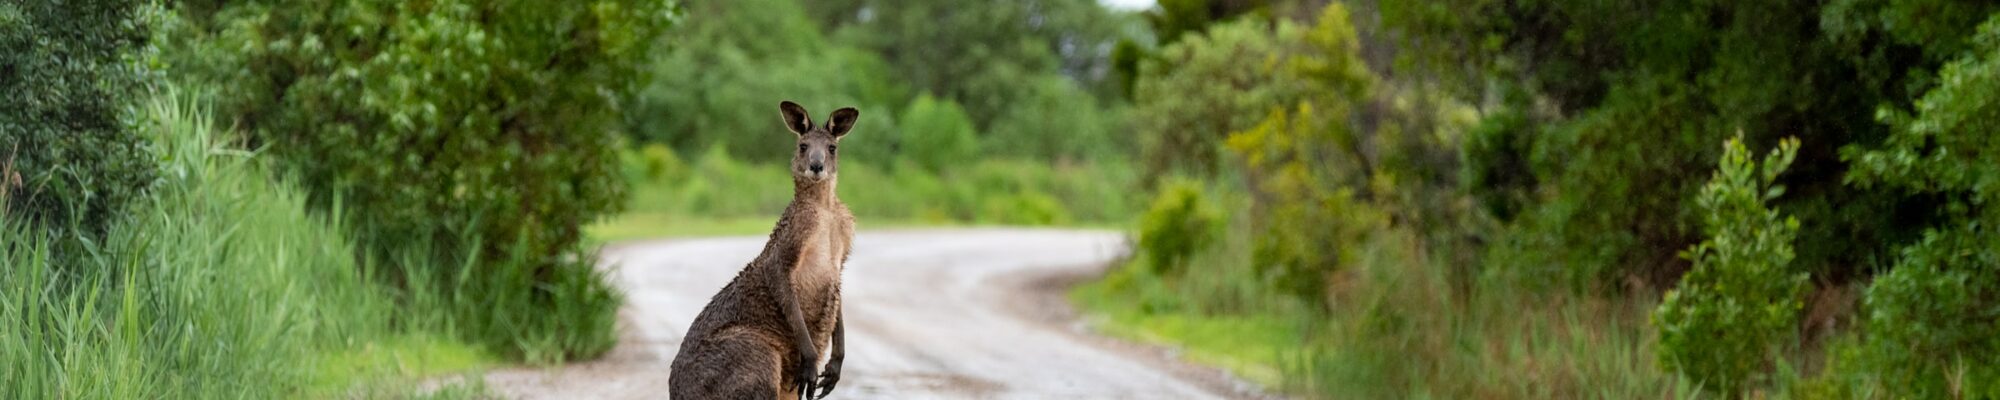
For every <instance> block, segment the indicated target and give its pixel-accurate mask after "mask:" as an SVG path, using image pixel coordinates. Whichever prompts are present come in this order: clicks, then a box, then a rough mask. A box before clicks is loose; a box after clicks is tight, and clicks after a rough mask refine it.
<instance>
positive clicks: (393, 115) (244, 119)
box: [176, 0, 675, 356]
mask: <svg viewBox="0 0 2000 400" xmlns="http://www.w3.org/2000/svg"><path fill="white" fill-rule="evenodd" d="M674 7H675V5H674V3H672V2H662V1H650V0H603V1H594V2H591V3H589V4H588V5H587V6H578V5H571V4H558V3H546V2H536V1H523V0H515V1H494V2H485V1H467V0H447V1H433V2H401V1H388V0H368V1H331V0H328V1H308V2H251V3H248V4H243V5H237V6H232V7H229V8H225V9H223V10H221V11H219V12H218V14H217V15H218V16H221V17H219V18H216V19H215V20H214V22H213V26H205V27H197V28H199V29H208V30H213V31H214V32H212V34H213V35H212V36H202V35H195V36H196V37H198V38H210V39H209V40H194V41H191V42H190V43H185V44H183V45H184V46H187V48H181V49H176V51H178V52H179V53H178V54H182V55H184V56H185V57H184V58H180V59H178V60H180V61H184V62H187V63H189V64H192V65H189V69H187V71H190V72H193V73H194V74H192V75H190V76H189V78H190V79H191V80H194V81H197V82H201V83H205V84H206V85H205V86H209V87H218V88H225V89H224V90H222V91H221V92H220V93H217V94H218V100H219V101H220V102H221V104H222V109H223V111H225V112H226V113H227V114H228V115H229V116H231V118H232V119H234V120H235V121H237V122H238V123H239V124H240V125H241V126H243V127H245V128H247V129H248V130H249V132H250V133H251V134H252V138H253V139H255V141H256V143H257V144H259V145H264V146H268V148H270V149H271V151H272V152H273V153H274V154H277V155H279V156H280V158H281V159H282V161H284V164H285V165H287V166H289V167H291V168H292V169H293V170H296V171H298V172H299V174H300V176H301V177H302V178H303V180H304V182H305V183H306V184H307V185H308V187H309V188H310V189H311V190H312V192H313V194H314V195H315V198H316V199H317V200H318V203H319V204H322V205H326V204H334V203H335V201H334V198H335V197H338V203H340V204H342V205H344V206H345V207H347V208H348V209H349V210H351V211H352V213H351V214H350V216H351V217H353V218H355V219H356V220H357V222H358V228H360V229H362V230H364V231H366V234H364V235H362V238H363V240H364V241H365V242H366V243H368V244H369V245H370V247H372V248H374V249H376V251H377V253H378V254H384V255H390V254H397V253H398V252H399V249H400V248H402V247H405V246H409V245H411V244H413V243H419V242H421V241H423V240H436V241H437V242H424V243H425V244H426V245H427V246H430V247H431V248H430V249H431V250H434V251H435V253H436V254H438V255H439V257H441V258H443V259H449V258H450V257H457V256H463V255H467V254H471V255H472V256H473V257H474V259H477V260H496V261H497V260H510V261H518V262H508V263H496V264H492V265H476V267H477V268H478V269H479V270H481V271H483V272H482V273H484V274H493V275H513V274H518V276H520V277H523V279H529V280H530V281H534V282H540V283H543V284H548V285H557V284H559V283H561V282H562V281H561V280H562V279H566V278H564V276H565V275H564V274H568V273H570V272H565V271H569V270H572V269H575V268H574V267H573V266H572V264H577V263H579V261H577V260H588V259H590V257H589V251H587V250H586V249H584V248H582V247H581V245H580V244H581V239H582V232H581V228H582V226H583V224H585V223H587V222H589V221H591V220H594V219H596V218H598V217H600V216H603V215H606V214H607V213H610V212H613V211H616V210H617V209H618V208H619V207H620V206H621V205H623V201H622V200H623V196H624V180H623V179H622V178H621V176H620V174H619V173H618V172H619V166H618V161H617V160H618V158H617V154H616V152H615V145H616V144H617V143H618V139H619V128H620V127H621V124H622V120H621V113H620V110H622V106H623V105H624V100H626V97H627V96H628V94H630V93H631V92H632V90H634V88H635V85H636V82H637V81H638V80H639V78H641V77H642V74H641V70H640V67H641V64H642V62H643V61H645V60H646V53H647V50H650V49H652V48H653V45H654V42H655V40H656V39H657V38H658V37H659V36H660V33H661V31H662V29H663V28H664V27H665V26H666V25H667V24H668V22H669V21H670V20H671V19H672V18H673V14H674ZM197 20H199V18H197ZM214 49H229V50H230V51H237V52H239V53H237V54H225V55H220V56H217V55H214V54H212V52H215V51H218V50H214ZM211 56H213V57H211ZM205 57H207V58H205ZM204 63H206V64H204ZM446 265H454V264H450V263H447V264H446ZM474 266H475V265H466V267H474ZM508 268H525V269H527V271H510V270H505V269H508ZM456 273H471V272H463V271H461V272H456ZM508 289H513V290H528V291H532V292H534V296H536V298H537V299H540V300H539V302H538V303H536V304H535V306H536V307H566V306H567V305H564V304H559V303H554V302H556V301H561V300H562V299H561V298H560V294H559V293H552V292H549V291H548V290H551V289H547V288H536V286H534V285H529V284H520V285H516V286H510V287H508ZM523 295H526V294H523ZM488 310H489V311H488V313H489V314H490V315H488V316H486V317H487V318H495V319H500V318H511V317H512V316H510V315H507V314H514V315H520V316H526V317H542V316H553V315H556V314H551V313H549V312H548V311H551V310H546V309H537V311H529V310H523V309H499V308H489V309H488ZM594 312H597V313H602V314H604V315H605V316H607V317H604V318H599V320H601V321H604V322H608V321H610V319H609V318H608V315H610V314H611V313H613V312H615V307H602V308H600V309H598V310H596V311H594ZM482 325H486V324H485V323H466V324H464V325H463V326H467V327H477V326H482ZM536 327H538V328H551V329H553V328H558V327H559V326H558V325H553V324H552V325H536ZM605 329H609V328H608V326H607V327H605ZM559 332H562V331H555V332H551V334H559ZM489 344H493V345H497V346H506V347H519V345H520V344H519V343H489ZM606 347H608V345H602V344H596V345H588V346H581V347H573V348H569V349H568V350H569V351H570V353H571V354H569V355H570V356H591V355H594V354H595V353H596V352H595V351H590V349H600V350H601V349H603V348H606ZM504 352H505V353H511V354H519V352H516V351H504Z"/></svg>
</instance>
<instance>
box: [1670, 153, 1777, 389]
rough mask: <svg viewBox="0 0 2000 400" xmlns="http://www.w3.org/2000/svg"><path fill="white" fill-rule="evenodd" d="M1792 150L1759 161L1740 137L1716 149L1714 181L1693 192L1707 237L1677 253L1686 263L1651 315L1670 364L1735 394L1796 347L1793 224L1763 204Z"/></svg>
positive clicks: (1707, 384) (1773, 194) (1771, 195)
mask: <svg viewBox="0 0 2000 400" xmlns="http://www.w3.org/2000/svg"><path fill="white" fill-rule="evenodd" d="M1798 147H1799V144H1798V141H1797V140H1796V139H1787V140H1785V141H1783V142H1782V143H1781V144H1779V146H1778V148H1777V149H1774V150H1772V151H1771V154H1770V155H1767V156H1765V157H1764V159H1763V161H1762V162H1761V163H1760V162H1757V161H1755V160H1752V159H1751V156H1750V151H1749V150H1748V149H1746V148H1745V147H1744V146H1743V142H1742V140H1741V139H1731V140H1730V141H1729V142H1728V143H1727V144H1725V145H1724V150H1723V155H1722V161H1721V163H1720V164H1719V165H1718V167H1717V168H1718V169H1717V170H1716V172H1715V176H1714V178H1711V179H1710V180H1709V182H1708V185H1706V186H1703V187H1702V190H1701V194H1700V195H1699V196H1697V197H1696V198H1695V204H1696V205H1697V206H1698V207H1699V209H1700V212H1701V213H1702V227H1703V228H1704V229H1703V231H1704V233H1706V235H1707V237H1708V239H1707V240H1704V241H1702V242H1701V244H1698V245H1695V246H1694V247H1693V248H1691V249H1688V251H1687V253H1685V254H1686V257H1687V258H1689V259H1690V260H1693V261H1694V269H1693V270H1691V271H1689V272H1688V273H1687V275H1686V276H1684V277H1682V278H1681V282H1680V286H1678V287H1677V288H1675V289H1674V290H1673V291H1670V292H1667V296H1666V300H1665V301H1664V302H1662V303H1660V307H1659V309H1658V310H1657V311H1655V312H1654V314H1653V322H1654V324H1656V325H1658V326H1659V328H1660V352H1659V357H1660V364H1662V365H1663V366H1665V367H1666V368H1667V369H1668V370H1671V371H1675V372H1678V373H1680V374H1682V375H1683V376H1686V377H1688V378H1690V379H1691V380H1694V381H1696V382H1701V383H1702V384H1703V385H1704V386H1705V387H1709V388H1713V389H1717V390H1720V391H1722V392H1724V393H1737V392H1739V391H1742V390H1744V389H1745V388H1747V387H1748V386H1750V385H1753V384H1756V383H1757V382H1759V381H1760V380H1761V379H1762V377H1763V376H1765V373H1767V372H1768V371H1769V370H1770V368H1771V367H1772V362H1773V360H1775V359H1776V358H1777V357H1779V356H1780V355H1782V354H1783V352H1784V351H1785V349H1787V348H1789V347H1791V346H1795V345H1796V344H1797V338H1796V332H1797V329H1796V326H1797V321H1798V314H1799V309H1800V308H1802V307H1804V302H1805V297H1804V296H1805V289H1806V273H1805V272H1802V271H1799V270H1797V269H1796V268H1793V267H1792V265H1791V263H1792V259H1793V257H1794V256H1793V252H1792V240H1793V238H1794V237H1795V236H1796V235H1797V232H1798V229H1799V222H1798V220H1797V219H1793V218H1788V217H1783V216H1781V215H1779V213H1778V212H1777V211H1776V210H1772V209H1770V207H1769V206H1768V205H1767V203H1768V202H1770V201H1771V200H1772V199H1775V198H1777V197H1778V196H1780V195H1782V194H1784V192H1785V189H1784V187H1783V186H1779V185H1776V184H1775V182H1776V181H1777V179H1778V174H1779V173H1782V172H1784V171H1785V168H1787V167H1789V166H1791V163H1792V159H1793V157H1794V156H1795V155H1796V154H1797V152H1798Z"/></svg>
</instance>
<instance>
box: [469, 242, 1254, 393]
mask: <svg viewBox="0 0 2000 400" xmlns="http://www.w3.org/2000/svg"><path fill="white" fill-rule="evenodd" d="M763 242H764V238H763V237H761V236H760V237H735V238H716V239H693V240H674V241H659V242H640V243H628V244H623V245H618V246H613V247H611V248H608V249H606V250H605V253H604V255H603V262H604V263H605V264H606V265H608V266H610V268H613V269H614V271H615V273H614V276H615V277H616V278H617V280H618V283H619V284H620V285H622V286H623V287H624V288H625V290H626V294H627V302H626V308H625V309H624V310H623V311H621V315H620V317H621V319H622V321H623V322H624V326H623V327H622V330H623V332H622V335H623V338H622V340H621V341H620V343H619V344H618V347H617V348H615V349H613V350H612V352H611V354H609V355H607V356H606V357H604V358H603V359H600V360H597V361H592V362H588V363H581V364H571V365H569V366H566V367H563V368H559V369H552V370H531V369H523V370H508V371H498V372H494V373H491V374H489V375H488V376H487V378H486V380H487V383H488V384H489V385H490V386H491V387H492V388H494V389H496V391H497V392H499V393H500V394H503V395H506V396H510V397H515V398H531V399H539V398H593V399H596V398H665V396H666V393H667V390H666V389H667V388H666V384H667V369H668V366H669V365H671V364H672V359H673V357H674V352H675V351H676V350H677V349H678V348H679V346H680V336H681V334H682V333H684V332H685V331H686V329H687V325H688V323H689V322H690V321H691V320H693V319H694V316H695V314H696V313H698V312H700V311H701V308H702V306H703V305H705V304H706V303H707V302H708V298H709V296H710V295H713V294H714V293H715V291H716V290H717V289H719V288H721V287H722V285H723V284H724V283H727V282H728V281H729V279H730V278H731V277H734V276H735V275H736V272H737V271H738V270H739V269H741V268H742V267H743V265H744V263H746V262H748V261H749V260H750V259H751V258H752V257H754V256H756V254H757V252H758V251H759V250H761V249H762V247H763ZM1126 251H1127V246H1126V241H1125V239H1124V238H1123V237H1122V236H1120V235H1118V234H1117V233H1113V232H1100V231H1069V230H1026V229H957V230H928V231H896V232H863V233H861V234H859V235H858V236H857V238H856V242H855V246H854V254H853V255H852V257H851V259H850V260H849V261H848V264H847V271H846V273H845V275H844V277H843V280H844V282H843V289H842V290H843V293H844V296H846V297H845V298H844V301H845V308H846V309H845V311H846V317H847V319H848V321H847V329H848V333H847V345H848V349H847V350H848V351H847V363H846V368H844V369H843V372H844V374H843V376H842V379H841V382H840V385H839V387H838V388H837V389H835V390H834V392H833V395H832V396H830V397H829V399H918V398H982V399H984V398H997V399H1051V398H1060V399H1072V398H1089V399H1210V398H1250V397H1262V396H1263V395H1262V394H1260V393H1258V392H1257V391H1256V389H1254V388H1253V387H1251V386H1250V385H1247V384H1243V383H1241V382H1240V381H1237V380H1235V379H1233V378H1230V377H1228V376H1227V375H1225V374H1223V373H1220V372H1217V371H1215V370H1211V369H1207V368H1201V367H1196V366H1191V365H1187V364H1185V363H1181V362H1179V361H1176V360H1174V359H1173V358H1172V356H1171V355H1170V354H1169V352H1167V351H1165V350H1162V349H1157V348H1152V347H1146V346H1136V345H1131V344H1125V343H1121V342H1117V341H1113V340H1108V339H1104V338H1100V337H1096V336H1092V335H1090V334H1089V333H1087V332H1086V330H1085V329H1084V328H1083V325H1082V324H1081V323H1079V322H1077V321H1076V319H1075V318H1074V315H1073V313H1072V312H1071V311H1070V308H1069V306H1068V304H1067V303H1066V302H1065V301H1064V300H1063V297H1062V292H1063V288H1065V287H1067V286H1068V284H1070V283H1073V282H1075V281H1077V280H1080V279H1084V278H1086V277H1089V276H1095V275H1096V274H1098V273H1100V272H1101V271H1102V269H1103V268H1104V266H1105V265H1108V264H1109V263H1110V262H1111V261H1112V260H1115V259H1118V258H1121V257H1123V255H1124V254H1125V253H1126Z"/></svg>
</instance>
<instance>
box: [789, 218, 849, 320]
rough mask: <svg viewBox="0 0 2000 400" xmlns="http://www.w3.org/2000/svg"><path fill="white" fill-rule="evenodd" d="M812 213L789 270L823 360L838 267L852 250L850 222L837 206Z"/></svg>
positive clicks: (835, 304) (836, 298)
mask: <svg viewBox="0 0 2000 400" xmlns="http://www.w3.org/2000/svg"><path fill="white" fill-rule="evenodd" d="M818 211H819V212H815V213H812V214H813V217H812V218H811V221H810V223H811V227H812V228H811V229H810V230H809V231H808V232H809V233H808V234H807V235H806V237H805V243H801V244H800V250H799V266H798V268H796V269H793V270H792V285H793V287H792V288H793V290H795V292H794V293H798V294H799V308H800V311H801V312H803V313H804V314H805V315H804V317H805V319H806V325H807V327H808V330H810V331H811V332H812V339H813V344H814V345H815V347H817V348H818V349H819V350H821V351H819V353H820V355H821V358H822V359H824V358H825V356H826V355H827V354H828V352H826V351H825V349H826V348H827V346H828V345H829V343H830V342H831V339H832V335H833V328H834V324H835V323H836V322H837V318H838V316H839V313H840V276H841V270H842V269H844V266H843V265H842V264H843V263H844V262H845V261H846V259H847V255H848V253H849V252H850V251H852V249H853V246H852V244H853V242H854V219H853V217H852V216H850V214H848V212H847V209H846V207H844V206H840V205H839V204H838V203H836V204H834V205H831V206H828V207H827V208H826V209H821V210H818Z"/></svg>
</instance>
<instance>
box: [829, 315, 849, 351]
mask: <svg viewBox="0 0 2000 400" xmlns="http://www.w3.org/2000/svg"><path fill="white" fill-rule="evenodd" d="M846 314H847V313H844V312H841V311H840V310H838V309H836V310H833V316H834V317H833V318H834V320H833V350H832V351H833V354H834V357H841V356H845V355H847V315H846Z"/></svg>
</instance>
